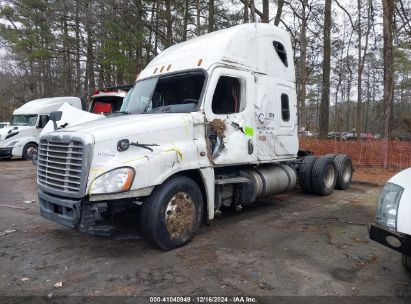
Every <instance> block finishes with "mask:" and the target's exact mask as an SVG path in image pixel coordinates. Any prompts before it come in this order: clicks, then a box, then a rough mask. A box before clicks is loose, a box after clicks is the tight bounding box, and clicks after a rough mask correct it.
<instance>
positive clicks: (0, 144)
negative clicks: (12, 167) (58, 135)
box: [0, 97, 81, 159]
mask: <svg viewBox="0 0 411 304" xmlns="http://www.w3.org/2000/svg"><path fill="white" fill-rule="evenodd" d="M65 103H66V104H69V105H71V106H73V107H75V108H78V109H81V101H80V98H77V97H53V98H42V99H36V100H32V101H29V102H27V103H25V104H24V105H22V106H21V107H19V108H17V109H16V110H14V112H13V116H12V117H11V121H10V125H9V126H8V127H6V128H2V129H0V159H10V158H12V157H18V158H24V159H30V158H31V155H32V153H33V151H35V150H36V149H37V145H38V140H39V137H40V136H39V135H40V132H41V130H42V129H43V128H44V127H45V126H46V124H47V122H48V121H49V114H50V112H52V111H56V110H58V109H59V108H60V107H61V106H62V105H63V104H65Z"/></svg>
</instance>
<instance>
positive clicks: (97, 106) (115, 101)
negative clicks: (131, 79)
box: [89, 84, 133, 115]
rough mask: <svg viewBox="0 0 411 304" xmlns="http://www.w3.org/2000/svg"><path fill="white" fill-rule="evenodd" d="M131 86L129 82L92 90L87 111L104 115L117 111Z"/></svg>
mask: <svg viewBox="0 0 411 304" xmlns="http://www.w3.org/2000/svg"><path fill="white" fill-rule="evenodd" d="M132 87H133V85H132V84H129V85H121V86H112V87H105V88H102V89H98V90H96V91H94V92H93V95H92V96H91V98H90V107H89V112H91V113H95V114H106V115H107V114H111V113H115V112H119V111H120V110H121V106H122V105H123V101H124V98H125V97H126V95H127V92H128V91H129V90H130V89H131V88H132Z"/></svg>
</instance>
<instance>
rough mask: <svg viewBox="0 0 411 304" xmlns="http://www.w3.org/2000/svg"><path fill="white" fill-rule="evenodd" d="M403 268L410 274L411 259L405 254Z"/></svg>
mask: <svg viewBox="0 0 411 304" xmlns="http://www.w3.org/2000/svg"><path fill="white" fill-rule="evenodd" d="M402 267H404V269H405V270H407V271H408V272H411V257H409V256H407V255H405V254H403V255H402Z"/></svg>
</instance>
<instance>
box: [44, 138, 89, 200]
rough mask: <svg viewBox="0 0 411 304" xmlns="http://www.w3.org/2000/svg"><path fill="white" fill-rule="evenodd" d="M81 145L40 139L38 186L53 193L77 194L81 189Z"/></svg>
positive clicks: (75, 142)
mask: <svg viewBox="0 0 411 304" xmlns="http://www.w3.org/2000/svg"><path fill="white" fill-rule="evenodd" d="M82 168H83V143H82V142H81V141H75V140H71V141H69V142H59V141H52V140H48V139H41V140H40V145H39V149H38V159H37V181H38V183H39V185H41V186H43V187H46V188H49V189H52V190H54V191H62V192H65V193H67V192H71V193H79V192H80V191H81V189H82V188H83V187H82V183H83V181H82Z"/></svg>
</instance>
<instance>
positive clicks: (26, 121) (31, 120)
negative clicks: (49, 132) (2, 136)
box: [10, 114, 37, 126]
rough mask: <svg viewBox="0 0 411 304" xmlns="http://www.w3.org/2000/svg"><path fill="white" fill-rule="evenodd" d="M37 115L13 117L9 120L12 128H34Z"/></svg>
mask: <svg viewBox="0 0 411 304" xmlns="http://www.w3.org/2000/svg"><path fill="white" fill-rule="evenodd" d="M36 122H37V114H35V115H13V116H12V118H11V123H10V124H11V125H12V126H35V125H36Z"/></svg>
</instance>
